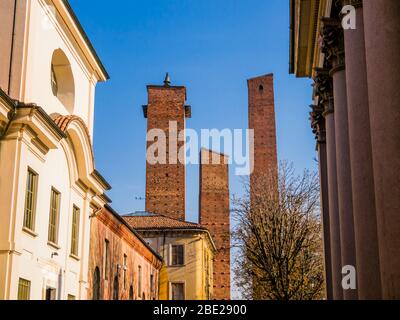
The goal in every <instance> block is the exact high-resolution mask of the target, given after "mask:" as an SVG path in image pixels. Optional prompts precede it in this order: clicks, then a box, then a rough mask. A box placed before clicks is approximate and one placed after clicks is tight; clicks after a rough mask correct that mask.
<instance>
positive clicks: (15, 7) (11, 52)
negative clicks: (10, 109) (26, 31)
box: [7, 0, 17, 95]
mask: <svg viewBox="0 0 400 320" xmlns="http://www.w3.org/2000/svg"><path fill="white" fill-rule="evenodd" d="M16 17H17V0H14V17H13V28H12V36H11V48H10V67H9V72H8V90H7V93H8V95H10V92H11V70H12V64H13V52H14V38H15V20H16Z"/></svg>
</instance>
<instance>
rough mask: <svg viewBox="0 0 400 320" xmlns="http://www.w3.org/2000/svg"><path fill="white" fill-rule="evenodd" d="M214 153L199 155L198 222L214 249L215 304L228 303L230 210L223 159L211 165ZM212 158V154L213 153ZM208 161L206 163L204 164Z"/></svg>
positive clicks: (226, 173) (226, 167)
mask: <svg viewBox="0 0 400 320" xmlns="http://www.w3.org/2000/svg"><path fill="white" fill-rule="evenodd" d="M212 154H213V152H212V151H210V150H205V149H203V150H202V151H201V154H200V159H201V164H200V201H199V215H200V216H199V220H200V221H199V222H200V224H201V225H203V226H205V227H206V228H207V229H208V230H209V231H210V233H211V236H212V238H213V240H214V242H215V246H216V248H217V252H216V255H215V257H214V266H213V274H214V294H213V298H214V299H216V300H229V299H230V208H229V172H228V164H225V161H226V160H227V159H226V156H224V155H222V154H217V156H218V157H219V159H220V162H219V164H211V160H212ZM214 154H215V153H214ZM206 159H209V162H208V161H206Z"/></svg>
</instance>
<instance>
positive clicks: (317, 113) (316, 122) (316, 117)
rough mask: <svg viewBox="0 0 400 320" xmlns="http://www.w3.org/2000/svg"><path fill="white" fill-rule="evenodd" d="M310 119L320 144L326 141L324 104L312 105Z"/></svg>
mask: <svg viewBox="0 0 400 320" xmlns="http://www.w3.org/2000/svg"><path fill="white" fill-rule="evenodd" d="M310 108H311V112H310V121H311V128H312V132H313V133H314V134H315V139H316V140H317V142H318V143H319V144H322V143H326V131H325V118H324V106H323V105H321V104H318V105H311V106H310Z"/></svg>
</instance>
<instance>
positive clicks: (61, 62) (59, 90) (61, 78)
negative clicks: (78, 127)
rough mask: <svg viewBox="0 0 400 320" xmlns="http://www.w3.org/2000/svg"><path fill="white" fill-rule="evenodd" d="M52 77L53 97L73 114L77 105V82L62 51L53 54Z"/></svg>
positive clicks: (58, 50)
mask: <svg viewBox="0 0 400 320" xmlns="http://www.w3.org/2000/svg"><path fill="white" fill-rule="evenodd" d="M50 76H51V89H52V92H53V95H54V96H56V97H57V98H58V100H60V102H61V103H62V104H63V105H64V107H65V108H66V109H67V111H68V112H69V113H73V111H74V105H75V81H74V76H73V74H72V68H71V64H70V62H69V60H68V58H67V56H66V55H65V53H64V52H63V51H62V50H61V49H57V50H55V51H54V52H53V57H52V59H51V69H50Z"/></svg>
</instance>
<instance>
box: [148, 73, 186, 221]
mask: <svg viewBox="0 0 400 320" xmlns="http://www.w3.org/2000/svg"><path fill="white" fill-rule="evenodd" d="M147 94H148V104H147V105H145V106H143V112H144V116H145V118H147V132H149V131H150V130H152V129H161V130H163V131H164V132H165V135H166V163H165V164H161V163H156V164H150V163H149V161H146V211H147V212H152V213H160V214H165V215H167V216H169V217H171V218H175V219H180V220H185V164H184V163H182V162H180V161H179V159H178V152H179V149H180V148H181V147H182V146H183V145H184V141H179V140H178V138H177V137H178V134H179V132H181V131H182V130H185V119H186V118H189V117H190V116H191V109H190V106H186V105H185V101H186V88H185V87H183V86H171V85H170V79H169V75H168V74H167V76H166V78H165V81H164V85H149V86H147ZM171 125H172V126H171ZM153 143H154V141H148V144H147V147H149V145H151V144H153ZM171 158H173V159H176V160H173V161H170V159H171Z"/></svg>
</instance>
